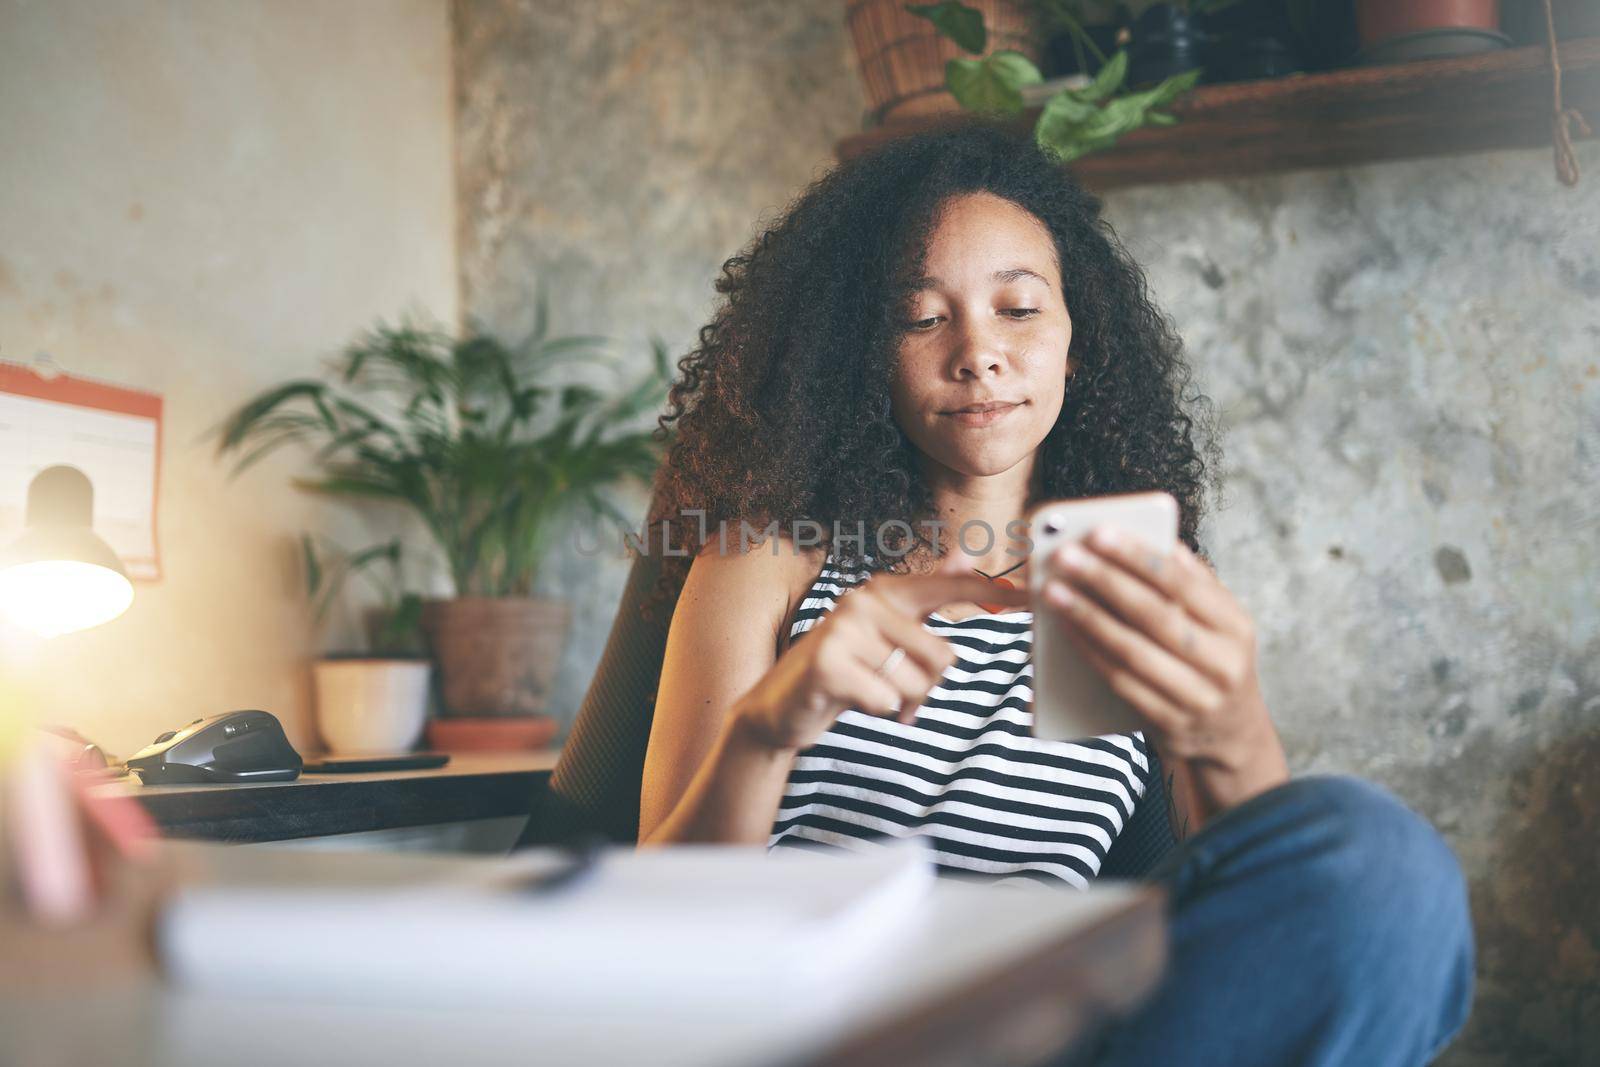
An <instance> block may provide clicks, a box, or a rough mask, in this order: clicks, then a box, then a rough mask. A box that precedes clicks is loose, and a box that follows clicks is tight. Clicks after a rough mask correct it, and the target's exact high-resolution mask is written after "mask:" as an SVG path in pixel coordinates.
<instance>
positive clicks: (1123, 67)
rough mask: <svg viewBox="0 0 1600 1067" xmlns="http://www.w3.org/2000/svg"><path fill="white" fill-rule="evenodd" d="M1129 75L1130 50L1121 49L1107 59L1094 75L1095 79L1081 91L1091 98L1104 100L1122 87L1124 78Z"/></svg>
mask: <svg viewBox="0 0 1600 1067" xmlns="http://www.w3.org/2000/svg"><path fill="white" fill-rule="evenodd" d="M1127 76H1128V50H1127V49H1125V48H1124V49H1120V50H1119V51H1118V52H1117V54H1116V55H1114V56H1112V57H1111V58H1110V59H1108V60H1106V64H1105V66H1103V67H1101V68H1100V72H1099V73H1098V74H1096V75H1095V76H1094V81H1092V82H1090V83H1089V84H1088V85H1087V86H1085V87H1084V88H1083V89H1082V90H1081V92H1082V94H1083V95H1084V96H1085V97H1087V98H1088V99H1090V100H1104V99H1105V98H1106V97H1108V96H1110V95H1111V94H1112V93H1114V92H1116V91H1117V90H1118V89H1120V88H1122V83H1123V80H1124V79H1126V78H1127Z"/></svg>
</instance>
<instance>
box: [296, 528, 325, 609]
mask: <svg viewBox="0 0 1600 1067" xmlns="http://www.w3.org/2000/svg"><path fill="white" fill-rule="evenodd" d="M300 558H301V560H302V562H304V564H305V568H306V596H308V597H310V598H312V599H316V595H317V590H318V589H320V588H321V587H322V564H321V563H320V562H318V560H317V549H316V546H315V545H314V544H312V543H311V535H310V534H308V533H303V534H301V535H300Z"/></svg>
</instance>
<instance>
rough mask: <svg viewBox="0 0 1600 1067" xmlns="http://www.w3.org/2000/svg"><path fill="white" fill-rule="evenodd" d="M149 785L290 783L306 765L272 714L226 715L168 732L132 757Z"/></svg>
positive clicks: (132, 767)
mask: <svg viewBox="0 0 1600 1067" xmlns="http://www.w3.org/2000/svg"><path fill="white" fill-rule="evenodd" d="M127 764H128V770H129V771H131V772H132V773H134V774H137V775H138V776H139V780H140V781H141V782H143V783H144V784H145V785H176V784H179V783H185V782H287V781H291V780H293V779H295V778H298V777H300V769H301V768H302V767H304V766H305V761H304V760H302V759H301V758H300V753H298V752H296V751H295V750H294V746H293V745H291V744H289V739H288V738H287V737H285V736H284V733H283V724H282V723H280V722H278V720H277V718H276V717H275V716H274V715H273V714H272V713H271V712H267V711H254V710H252V711H225V712H223V713H222V714H220V715H210V716H207V717H205V718H201V719H196V720H194V721H193V722H191V723H188V724H187V725H184V726H181V727H179V728H178V729H176V730H167V731H166V732H164V733H162V734H161V736H159V737H157V738H156V739H155V740H154V741H152V742H151V743H150V744H148V745H146V746H145V747H144V748H141V749H140V750H139V751H138V752H135V753H134V754H133V755H131V756H129V757H128V760H127Z"/></svg>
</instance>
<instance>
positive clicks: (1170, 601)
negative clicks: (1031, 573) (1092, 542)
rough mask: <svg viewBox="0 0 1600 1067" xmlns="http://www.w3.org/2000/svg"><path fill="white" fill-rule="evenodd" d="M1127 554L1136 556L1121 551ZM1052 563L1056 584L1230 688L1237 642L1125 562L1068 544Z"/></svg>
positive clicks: (1057, 553)
mask: <svg viewBox="0 0 1600 1067" xmlns="http://www.w3.org/2000/svg"><path fill="white" fill-rule="evenodd" d="M1134 551H1135V552H1136V551H1137V550H1134ZM1123 554H1124V555H1131V554H1134V553H1133V552H1128V550H1127V549H1126V548H1123ZM1049 563H1050V570H1051V573H1052V575H1056V576H1059V577H1058V578H1055V579H1053V580H1062V579H1064V580H1066V581H1068V582H1070V583H1071V584H1072V586H1073V587H1074V588H1076V589H1078V590H1080V591H1084V592H1087V593H1088V594H1089V595H1090V596H1092V597H1093V599H1094V600H1095V601H1096V602H1097V603H1098V604H1100V605H1101V606H1103V607H1105V608H1107V609H1109V610H1110V611H1111V612H1113V613H1114V614H1115V615H1116V616H1117V617H1118V618H1119V619H1120V620H1121V621H1122V622H1124V623H1126V624H1127V625H1128V626H1130V627H1132V628H1133V629H1135V630H1137V631H1139V632H1141V633H1143V634H1144V635H1145V636H1146V637H1148V638H1150V639H1151V640H1152V641H1154V642H1155V643H1156V644H1158V645H1160V646H1161V647H1162V648H1164V649H1166V650H1167V651H1168V652H1169V653H1171V654H1172V655H1173V656H1176V657H1177V658H1178V659H1180V660H1182V661H1183V662H1185V663H1187V664H1188V665H1189V666H1190V667H1191V668H1193V669H1194V670H1196V671H1199V672H1201V673H1202V674H1205V675H1207V676H1209V677H1210V678H1211V679H1212V680H1213V681H1214V682H1216V683H1217V684H1218V685H1226V684H1228V679H1229V678H1230V677H1232V673H1231V672H1233V671H1234V670H1235V668H1236V664H1235V663H1234V661H1235V660H1236V659H1237V658H1238V655H1239V653H1238V651H1237V648H1236V642H1235V641H1234V640H1233V638H1232V637H1230V636H1229V635H1227V634H1224V633H1220V632H1218V631H1216V630H1213V629H1211V628H1210V627H1208V626H1206V625H1204V624H1203V623H1201V622H1200V621H1199V620H1197V619H1196V618H1195V617H1194V616H1192V615H1190V614H1189V612H1188V611H1187V610H1186V609H1185V608H1184V607H1183V605H1182V604H1181V603H1180V602H1179V601H1177V600H1176V599H1174V598H1173V597H1172V596H1171V595H1169V594H1168V592H1166V590H1165V589H1163V588H1158V587H1157V586H1155V585H1152V584H1151V583H1150V582H1148V581H1146V580H1145V579H1144V578H1141V577H1138V576H1136V575H1135V574H1134V573H1131V572H1130V571H1129V570H1128V569H1126V566H1125V563H1124V560H1123V559H1122V558H1120V557H1108V556H1107V555H1102V554H1099V553H1096V552H1093V551H1090V546H1088V545H1073V544H1067V545H1063V546H1061V548H1060V549H1058V550H1057V551H1056V552H1054V553H1052V554H1051V557H1050V561H1049ZM1167 569H1169V570H1170V569H1171V567H1170V566H1169V567H1168V568H1167Z"/></svg>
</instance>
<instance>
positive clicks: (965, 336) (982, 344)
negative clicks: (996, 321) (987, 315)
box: [951, 315, 1005, 378]
mask: <svg viewBox="0 0 1600 1067" xmlns="http://www.w3.org/2000/svg"><path fill="white" fill-rule="evenodd" d="M953 332H954V336H955V342H956V345H955V351H954V352H952V353H951V370H952V371H953V372H954V374H955V376H956V377H957V378H983V377H987V376H989V375H992V374H999V373H1000V371H1001V370H1002V368H1003V367H1004V366H1005V353H1004V351H1003V350H1002V346H1001V343H1000V339H999V337H998V336H997V335H996V331H995V329H994V326H993V324H991V323H988V322H985V321H984V320H983V317H982V316H976V315H964V316H962V317H961V321H960V323H959V324H958V325H957V326H956V329H955V330H954V331H953Z"/></svg>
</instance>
